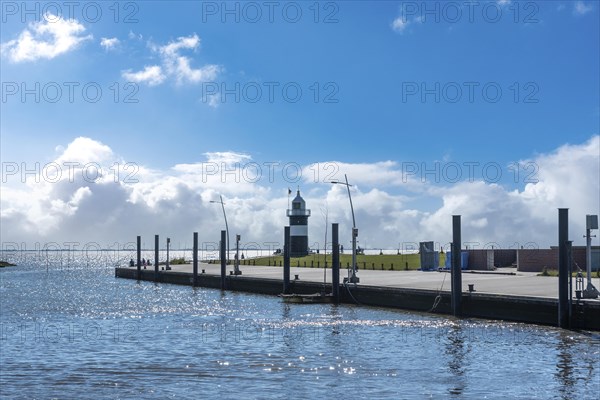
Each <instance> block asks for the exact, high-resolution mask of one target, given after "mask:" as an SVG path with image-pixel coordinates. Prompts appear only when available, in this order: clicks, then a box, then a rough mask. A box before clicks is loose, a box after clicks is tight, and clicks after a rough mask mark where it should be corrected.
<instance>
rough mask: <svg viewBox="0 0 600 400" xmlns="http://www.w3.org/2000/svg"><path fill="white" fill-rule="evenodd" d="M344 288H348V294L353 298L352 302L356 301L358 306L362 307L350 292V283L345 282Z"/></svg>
mask: <svg viewBox="0 0 600 400" xmlns="http://www.w3.org/2000/svg"><path fill="white" fill-rule="evenodd" d="M344 287H345V288H346V290H347V291H348V294H349V295H350V297H352V300H354V302H355V303H356V305H359V306H360V303H359V302H358V300H356V299H355V298H354V296H352V292H351V291H350V288H349V287H348V282H344Z"/></svg>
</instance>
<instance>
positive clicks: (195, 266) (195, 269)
mask: <svg viewBox="0 0 600 400" xmlns="http://www.w3.org/2000/svg"><path fill="white" fill-rule="evenodd" d="M192 251H193V252H194V254H192V268H193V274H194V281H193V282H192V283H193V284H194V286H196V285H198V232H194V244H193V250H192Z"/></svg>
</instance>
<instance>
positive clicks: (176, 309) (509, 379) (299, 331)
mask: <svg viewBox="0 0 600 400" xmlns="http://www.w3.org/2000/svg"><path fill="white" fill-rule="evenodd" d="M21 261H22V260H21ZM121 261H122V260H117V261H115V260H114V259H112V260H108V259H106V260H102V259H99V260H96V262H93V263H89V262H87V261H86V260H84V259H82V258H78V257H76V256H75V257H73V258H72V259H69V261H68V263H64V262H61V263H60V264H59V263H56V262H53V263H48V262H43V260H36V259H33V260H26V262H21V263H20V265H18V266H16V267H7V268H1V269H0V307H1V313H0V329H1V330H0V333H1V337H0V346H1V351H0V368H1V372H0V398H3V399H4V398H7V399H13V398H15V399H19V398H23V399H25V398H27V399H30V398H38V399H47V398H81V399H86V398H94V399H97V398H115V399H117V398H157V399H159V398H161V399H162V398H177V399H181V398H227V399H238V398H244V399H253V398H273V399H288V398H327V397H330V398H341V397H343V398H372V399H380V398H382V399H383V398H394V399H402V398H415V399H421V398H465V399H485V398H489V399H495V398H517V399H519V398H522V399H536V398H539V399H597V398H599V395H600V335H599V334H598V332H574V331H567V330H561V329H558V328H552V327H542V326H535V325H527V324H520V323H508V322H499V321H487V320H477V319H453V318H450V317H448V316H437V315H433V314H420V313H411V312H405V311H400V310H388V309H380V308H370V307H363V306H359V305H340V306H335V305H331V304H313V305H294V304H283V303H282V302H281V301H280V299H278V298H277V297H273V296H263V295H256V294H248V293H235V292H221V291H219V290H213V289H205V288H192V287H189V286H177V285H168V284H155V283H153V282H136V281H133V280H129V279H118V278H115V277H114V266H115V264H118V263H120V262H121Z"/></svg>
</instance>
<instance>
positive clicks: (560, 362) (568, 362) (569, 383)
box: [556, 332, 575, 399]
mask: <svg viewBox="0 0 600 400" xmlns="http://www.w3.org/2000/svg"><path fill="white" fill-rule="evenodd" d="M572 344H573V343H572V339H571V338H570V337H569V335H568V332H565V333H562V332H561V333H560V335H559V338H558V343H557V346H556V349H557V351H558V354H557V363H556V378H557V380H558V381H559V382H560V389H559V390H560V394H561V397H562V398H563V399H566V398H568V397H569V393H570V392H571V388H572V387H573V385H574V384H575V380H574V378H573V354H572V351H573V349H572Z"/></svg>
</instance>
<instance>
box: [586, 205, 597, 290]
mask: <svg viewBox="0 0 600 400" xmlns="http://www.w3.org/2000/svg"><path fill="white" fill-rule="evenodd" d="M585 228H586V229H585V240H586V242H585V272H586V275H587V287H586V288H585V289H584V291H583V298H584V299H597V298H598V295H599V294H600V293H598V289H596V287H595V286H594V285H593V284H592V237H595V236H592V229H598V216H597V215H586V216H585Z"/></svg>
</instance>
